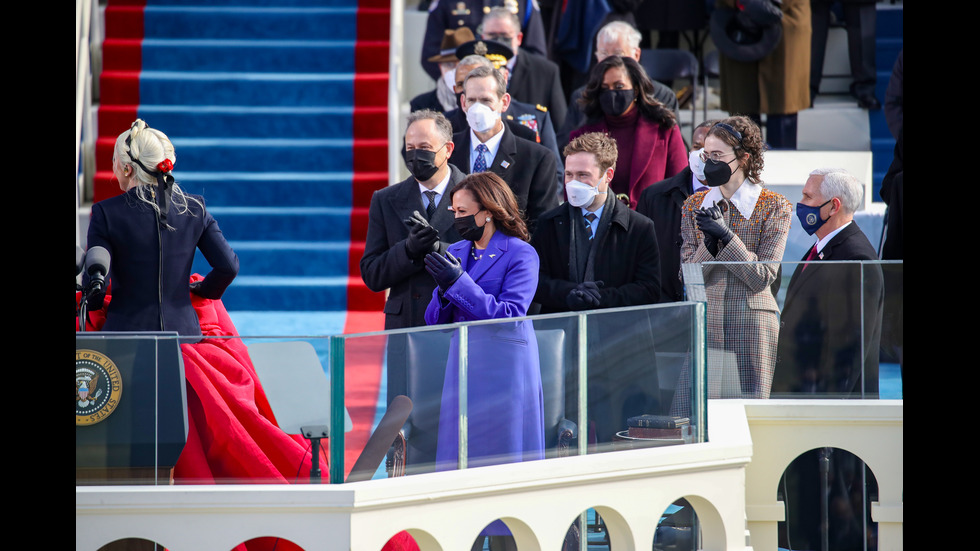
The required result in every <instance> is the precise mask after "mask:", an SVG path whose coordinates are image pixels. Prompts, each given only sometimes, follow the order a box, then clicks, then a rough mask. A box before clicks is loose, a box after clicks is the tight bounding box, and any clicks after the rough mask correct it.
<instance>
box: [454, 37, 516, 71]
mask: <svg viewBox="0 0 980 551" xmlns="http://www.w3.org/2000/svg"><path fill="white" fill-rule="evenodd" d="M474 54H475V55H482V56H484V57H486V58H487V59H489V60H490V61H492V62H493V67H494V68H495V69H499V68H501V67H503V66H504V65H506V64H507V61H508V60H510V58H512V57H514V50H511V49H510V47H509V46H507V45H506V44H503V43H501V42H497V41H495V40H472V41H470V42H467V43H466V44H463V45H462V46H460V47H459V48H456V57H457V58H459V59H463V58H464V57H466V56H468V55H474Z"/></svg>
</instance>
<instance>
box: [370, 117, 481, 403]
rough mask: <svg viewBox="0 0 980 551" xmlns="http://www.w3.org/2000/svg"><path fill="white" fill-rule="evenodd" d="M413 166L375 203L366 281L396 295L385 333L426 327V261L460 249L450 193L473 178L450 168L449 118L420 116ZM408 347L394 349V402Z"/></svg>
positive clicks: (429, 284) (394, 344) (395, 344)
mask: <svg viewBox="0 0 980 551" xmlns="http://www.w3.org/2000/svg"><path fill="white" fill-rule="evenodd" d="M405 148H406V155H405V164H406V166H407V167H408V169H409V171H410V172H411V173H412V175H411V176H409V177H408V178H407V179H405V180H404V181H402V182H399V183H398V184H395V185H393V186H389V187H386V188H384V189H380V190H378V191H376V192H375V193H374V196H373V197H372V198H371V208H370V214H369V217H368V230H367V238H366V241H365V246H364V255H363V256H362V257H361V264H360V267H361V277H362V278H363V279H364V283H365V284H366V285H367V286H368V288H369V289H371V290H372V291H375V292H382V291H384V290H385V289H390V291H389V293H388V300H387V302H385V307H384V312H385V329H399V328H404V327H418V326H424V325H425V318H424V316H425V308H426V306H427V305H428V304H429V299H430V298H431V297H432V289H433V288H434V287H435V283H434V282H433V280H432V277H431V276H429V274H428V273H427V272H426V271H425V262H424V258H425V255H426V254H428V253H429V252H432V251H437V252H439V253H445V251H446V247H448V246H449V244H450V243H454V242H456V241H459V240H460V239H461V238H460V235H459V233H458V232H457V231H456V230H455V228H453V213H452V212H450V211H449V208H448V207H449V205H450V202H449V192H450V191H452V189H453V187H455V186H456V184H458V183H459V182H460V181H461V180H462V179H463V178H464V177H465V174H463V173H462V172H460V171H459V169H457V168H456V167H455V166H453V165H451V164H450V163H449V157H450V155H452V152H453V148H454V144H453V142H452V126H451V125H450V124H449V121H448V120H446V117H445V116H443V115H442V114H441V113H437V112H435V111H430V110H421V111H416V112H414V113H412V114H410V115H409V117H408V128H407V129H406V131H405ZM402 346H404V341H403V340H401V339H398V338H390V339H389V343H388V398H389V402H390V401H391V399H392V398H394V397H395V396H397V395H399V394H405V366H404V357H405V353H404V350H402V349H400V348H399V347H402Z"/></svg>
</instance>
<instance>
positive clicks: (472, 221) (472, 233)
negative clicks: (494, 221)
mask: <svg viewBox="0 0 980 551" xmlns="http://www.w3.org/2000/svg"><path fill="white" fill-rule="evenodd" d="M477 214H479V211H477ZM453 226H454V227H455V228H456V231H457V232H459V236H460V237H462V238H463V239H465V240H467V241H473V242H476V241H479V240H480V238H482V237H483V230H485V229H486V227H487V226H486V224H484V225H483V226H477V225H476V214H471V215H469V216H460V217H458V218H456V219H455V220H453Z"/></svg>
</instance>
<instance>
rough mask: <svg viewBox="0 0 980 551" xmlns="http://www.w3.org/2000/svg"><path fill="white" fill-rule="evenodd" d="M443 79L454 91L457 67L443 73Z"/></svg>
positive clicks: (450, 89)
mask: <svg viewBox="0 0 980 551" xmlns="http://www.w3.org/2000/svg"><path fill="white" fill-rule="evenodd" d="M442 80H443V81H445V83H446V86H447V87H448V88H449V91H452V89H453V86H456V68H455V67H454V68H452V69H450V70H448V71H446V73H445V74H444V75H442Z"/></svg>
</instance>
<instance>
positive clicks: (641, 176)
mask: <svg viewBox="0 0 980 551" xmlns="http://www.w3.org/2000/svg"><path fill="white" fill-rule="evenodd" d="M653 90H654V88H653V82H652V81H651V80H650V79H649V77H647V74H646V72H645V71H644V70H643V67H641V66H640V64H639V63H637V62H636V60H634V59H633V58H631V57H620V56H609V57H607V58H606V59H603V60H602V61H600V62H599V64H597V65H596V66H595V68H594V69H593V70H592V73H591V75H590V76H589V82H588V84H586V86H585V91H584V92H583V93H582V98H581V99H580V100H579V101H580V102H581V104H582V112H583V113H585V116H586V117H587V119H586V122H585V124H584V125H582V126H581V127H580V128H578V129H577V130H574V131H572V133H571V135H570V136H571V138H572V139H574V138H576V137H578V136H581V135H582V134H587V133H589V132H602V133H603V134H608V135H609V136H610V137H612V138H613V139H614V140H616V147H617V149H618V150H619V156H618V157H617V158H616V173H615V175H614V176H613V179H612V181H611V182H610V183H609V187H610V189H612V190H613V192H614V193H615V194H616V197H617V198H620V199H622V198H629V206H630V208H631V209H636V204H637V202H638V201H639V200H640V194H641V193H643V190H644V189H646V188H648V187H649V186H651V185H653V184H655V183H657V182H659V181H661V180H663V179H666V178H670V177H671V176H674V175H676V174H677V173H678V172H680V171H682V170H684V167H686V166H687V161H688V154H687V146H686V145H684V138H683V137H681V131H680V127H679V126H678V124H677V121H676V120H675V118H674V113H673V111H671V110H670V109H668V108H666V107H664V105H663V104H662V103H660V102H659V101H657V99H656V98H655V97H654V92H653Z"/></svg>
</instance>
